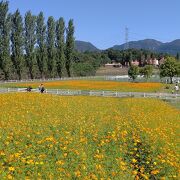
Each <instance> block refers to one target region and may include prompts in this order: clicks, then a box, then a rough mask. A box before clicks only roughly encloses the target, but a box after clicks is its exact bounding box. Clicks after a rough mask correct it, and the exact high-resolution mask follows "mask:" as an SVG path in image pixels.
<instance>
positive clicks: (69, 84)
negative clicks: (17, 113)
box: [6, 80, 163, 92]
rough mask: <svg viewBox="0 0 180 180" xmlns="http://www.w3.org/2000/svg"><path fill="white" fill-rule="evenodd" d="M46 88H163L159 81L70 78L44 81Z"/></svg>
mask: <svg viewBox="0 0 180 180" xmlns="http://www.w3.org/2000/svg"><path fill="white" fill-rule="evenodd" d="M39 84H40V83H39V82H35V83H17V84H7V85H6V86H8V87H28V86H32V87H33V88H37V87H38V86H39ZM44 85H45V87H46V88H53V89H78V90H81V89H82V90H92V89H93V90H114V91H123V92H130V91H131V92H156V91H160V90H161V89H162V88H163V85H162V84H161V83H132V82H115V81H92V80H71V81H54V82H44Z"/></svg>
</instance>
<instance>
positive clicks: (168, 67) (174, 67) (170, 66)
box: [160, 57, 179, 83]
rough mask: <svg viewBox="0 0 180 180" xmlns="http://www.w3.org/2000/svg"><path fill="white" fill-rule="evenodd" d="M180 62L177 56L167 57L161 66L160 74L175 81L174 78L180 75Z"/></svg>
mask: <svg viewBox="0 0 180 180" xmlns="http://www.w3.org/2000/svg"><path fill="white" fill-rule="evenodd" d="M178 67H179V66H178V63H177V62H176V60H175V58H173V57H167V58H166V60H165V62H164V64H162V65H161V66H160V76H161V77H169V78H170V80H171V83H173V81H172V78H173V77H174V76H176V75H178V71H179V70H178V69H179V68H178Z"/></svg>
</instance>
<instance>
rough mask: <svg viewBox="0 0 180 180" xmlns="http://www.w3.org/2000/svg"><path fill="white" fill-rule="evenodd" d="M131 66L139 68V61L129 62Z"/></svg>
mask: <svg viewBox="0 0 180 180" xmlns="http://www.w3.org/2000/svg"><path fill="white" fill-rule="evenodd" d="M131 65H134V66H139V61H138V60H133V61H131Z"/></svg>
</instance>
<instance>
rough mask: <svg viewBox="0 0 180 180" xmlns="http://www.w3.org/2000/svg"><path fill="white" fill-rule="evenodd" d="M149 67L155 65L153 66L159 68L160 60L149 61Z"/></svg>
mask: <svg viewBox="0 0 180 180" xmlns="http://www.w3.org/2000/svg"><path fill="white" fill-rule="evenodd" d="M146 62H147V64H148V65H153V66H159V60H158V59H156V58H155V59H148V60H147V61H146Z"/></svg>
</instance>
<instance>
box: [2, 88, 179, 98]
mask: <svg viewBox="0 0 180 180" xmlns="http://www.w3.org/2000/svg"><path fill="white" fill-rule="evenodd" d="M12 92H27V89H26V88H0V93H12ZM32 92H37V93H40V92H39V90H38V89H32ZM45 93H47V94H56V95H61V96H103V97H117V98H118V97H119V98H120V97H139V98H159V99H171V100H173V99H174V100H180V94H170V93H145V92H118V91H97V90H72V89H71V90H70V89H46V91H45Z"/></svg>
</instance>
